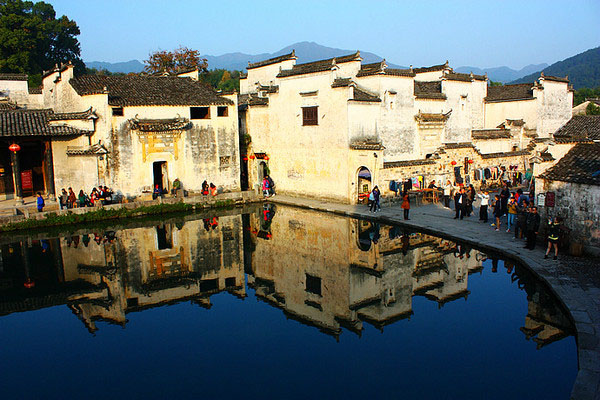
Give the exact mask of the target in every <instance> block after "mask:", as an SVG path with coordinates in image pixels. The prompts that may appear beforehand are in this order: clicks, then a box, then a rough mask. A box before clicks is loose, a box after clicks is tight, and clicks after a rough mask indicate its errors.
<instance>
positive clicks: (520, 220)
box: [515, 196, 529, 239]
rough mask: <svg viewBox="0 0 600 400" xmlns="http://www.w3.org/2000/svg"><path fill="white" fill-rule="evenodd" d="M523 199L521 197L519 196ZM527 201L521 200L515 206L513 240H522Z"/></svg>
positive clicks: (525, 222)
mask: <svg viewBox="0 0 600 400" xmlns="http://www.w3.org/2000/svg"><path fill="white" fill-rule="evenodd" d="M521 197H523V196H521ZM528 209H529V201H527V200H523V201H522V202H521V203H520V204H519V203H518V204H517V223H516V224H515V239H523V234H524V233H525V228H526V227H527V214H528Z"/></svg>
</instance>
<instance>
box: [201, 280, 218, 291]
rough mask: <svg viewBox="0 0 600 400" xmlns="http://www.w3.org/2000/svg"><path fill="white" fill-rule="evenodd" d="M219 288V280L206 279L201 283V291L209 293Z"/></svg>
mask: <svg viewBox="0 0 600 400" xmlns="http://www.w3.org/2000/svg"><path fill="white" fill-rule="evenodd" d="M218 288H219V280H218V279H205V280H202V281H200V291H201V292H208V291H211V290H217V289H218Z"/></svg>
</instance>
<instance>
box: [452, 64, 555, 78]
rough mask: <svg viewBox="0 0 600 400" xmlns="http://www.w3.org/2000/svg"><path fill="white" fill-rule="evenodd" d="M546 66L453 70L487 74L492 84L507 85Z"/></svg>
mask: <svg viewBox="0 0 600 400" xmlns="http://www.w3.org/2000/svg"><path fill="white" fill-rule="evenodd" d="M547 66H548V64H546V63H544V64H530V65H528V66H526V67H523V68H521V69H520V70H515V69H512V68H509V67H493V68H477V67H458V68H454V70H455V71H456V72H463V73H466V74H468V73H470V72H473V73H474V74H477V75H483V74H485V73H486V72H487V74H488V78H489V79H490V80H492V81H494V82H502V83H507V82H510V81H514V80H515V79H519V78H520V77H522V76H525V75H528V74H531V73H533V72H535V71H541V70H542V69H544V68H546V67H547Z"/></svg>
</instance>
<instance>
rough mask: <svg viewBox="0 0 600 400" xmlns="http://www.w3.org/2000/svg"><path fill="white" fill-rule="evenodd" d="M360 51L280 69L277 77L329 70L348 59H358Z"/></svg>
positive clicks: (348, 60)
mask: <svg viewBox="0 0 600 400" xmlns="http://www.w3.org/2000/svg"><path fill="white" fill-rule="evenodd" d="M360 60H361V58H360V52H359V51H357V52H356V53H354V54H349V55H347V56H341V57H334V58H328V59H326V60H320V61H314V62H310V63H305V64H296V65H294V66H293V67H292V69H284V70H283V71H281V72H280V73H279V74H278V75H277V77H278V78H283V77H286V76H294V75H303V74H311V73H314V72H323V71H330V70H331V68H333V66H334V65H336V64H343V63H347V62H350V61H360Z"/></svg>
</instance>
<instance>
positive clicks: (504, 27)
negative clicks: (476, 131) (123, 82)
mask: <svg viewBox="0 0 600 400" xmlns="http://www.w3.org/2000/svg"><path fill="white" fill-rule="evenodd" d="M46 1H47V2H49V3H51V4H52V5H53V6H54V9H55V10H56V13H57V16H61V15H66V16H67V17H69V18H70V19H73V20H75V21H76V22H77V24H78V25H79V28H80V30H81V35H80V36H79V41H80V43H81V55H82V58H83V60H84V61H88V62H89V61H106V62H119V61H128V60H132V59H137V60H140V61H143V60H145V59H147V58H148V55H149V54H150V53H151V52H153V51H157V50H172V49H175V48H177V47H179V46H180V45H183V46H186V47H189V48H192V49H195V50H200V52H201V53H202V54H203V55H214V56H216V55H222V54H225V53H234V52H241V53H247V54H260V53H273V52H276V51H278V50H280V49H282V48H283V47H286V46H288V45H291V44H293V43H297V42H302V41H313V42H316V43H319V44H321V45H324V46H328V47H336V48H341V49H351V50H355V49H356V50H361V51H368V52H372V53H375V54H377V55H379V56H381V57H383V58H385V59H386V60H388V61H389V62H391V63H395V64H400V65H415V66H427V65H434V64H439V63H440V62H444V61H445V60H449V61H450V65H451V66H454V67H458V66H474V67H480V68H488V67H497V66H503V65H505V66H508V67H511V68H514V69H520V68H522V67H524V66H526V65H529V64H540V63H548V64H552V63H554V62H556V61H560V60H563V59H565V58H568V57H571V56H573V55H576V54H578V53H581V52H583V51H585V50H588V49H590V48H593V47H598V46H600V24H599V22H598V21H600V0H578V1H572V0H566V1H553V0H546V1H537V0H520V1H512V0H504V1H502V0H498V1H491V0H490V1H485V0H479V1H466V0H465V1H461V0H440V1H427V0H423V1H415V0H409V1H399V0H396V1H391V0H389V1H386V0H382V1H364V0H363V1H353V0H346V1H323V0H321V1H312V0H303V1H292V0H286V1H282V0H279V1H269V0H256V1H252V0H246V1H231V0H230V1H228V2H224V1H214V0H213V1H203V0H196V1H193V0H167V1H165V0H143V1H142V0H137V1H134V0H102V1H98V0H96V1H91V0H79V1H77V0H46Z"/></svg>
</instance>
